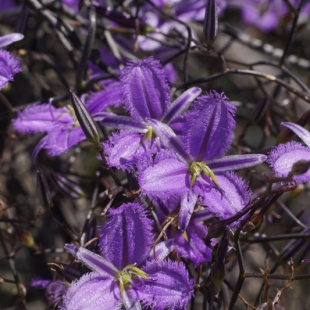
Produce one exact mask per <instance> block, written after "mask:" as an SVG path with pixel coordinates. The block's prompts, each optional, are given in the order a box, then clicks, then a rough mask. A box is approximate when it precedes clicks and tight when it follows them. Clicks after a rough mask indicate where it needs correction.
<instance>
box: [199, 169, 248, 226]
mask: <svg viewBox="0 0 310 310" xmlns="http://www.w3.org/2000/svg"><path fill="white" fill-rule="evenodd" d="M216 178H217V180H218V182H219V184H220V186H221V189H218V188H217V187H216V186H215V185H214V184H213V182H210V183H209V185H208V182H207V181H206V180H205V179H203V181H202V178H199V179H198V180H197V182H196V183H195V185H194V187H195V186H197V187H196V188H195V190H196V191H198V187H199V186H201V188H200V191H199V193H200V194H201V198H200V199H201V201H202V203H203V204H204V205H205V206H206V209H207V210H209V211H210V212H211V213H213V214H214V215H215V216H217V217H219V218H220V219H226V218H228V217H231V216H233V215H235V214H236V213H237V212H238V211H240V210H241V209H243V208H244V207H245V206H246V205H247V204H248V203H249V201H250V198H251V192H250V191H249V189H248V186H247V185H246V184H245V183H244V181H243V180H242V179H241V178H239V177H238V176H237V175H236V174H235V173H233V172H226V173H225V174H216ZM233 225H234V224H233Z"/></svg>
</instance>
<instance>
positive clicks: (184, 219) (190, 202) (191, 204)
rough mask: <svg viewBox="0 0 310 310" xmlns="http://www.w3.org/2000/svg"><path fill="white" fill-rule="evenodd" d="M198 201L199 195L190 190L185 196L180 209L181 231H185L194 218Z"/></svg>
mask: <svg viewBox="0 0 310 310" xmlns="http://www.w3.org/2000/svg"><path fill="white" fill-rule="evenodd" d="M197 200H198V195H196V194H194V193H193V191H192V190H188V191H187V192H186V193H184V194H183V196H182V200H181V208H180V229H181V230H182V231H185V230H186V228H187V225H188V223H189V221H190V219H191V217H192V214H193V211H194V208H195V205H196V203H197Z"/></svg>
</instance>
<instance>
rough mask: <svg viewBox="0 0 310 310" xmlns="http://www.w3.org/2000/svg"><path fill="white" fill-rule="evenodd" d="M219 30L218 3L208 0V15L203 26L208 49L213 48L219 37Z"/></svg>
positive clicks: (214, 0)
mask: <svg viewBox="0 0 310 310" xmlns="http://www.w3.org/2000/svg"><path fill="white" fill-rule="evenodd" d="M217 29H218V14H217V1H216V0H207V6H206V14H205V19H204V24H203V35H204V38H205V39H206V43H207V46H208V48H211V47H212V45H213V43H214V41H215V39H216V35H217Z"/></svg>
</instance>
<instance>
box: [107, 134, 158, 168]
mask: <svg viewBox="0 0 310 310" xmlns="http://www.w3.org/2000/svg"><path fill="white" fill-rule="evenodd" d="M142 138H143V136H142V135H141V134H138V133H136V132H130V131H120V132H119V133H117V134H113V135H112V136H111V137H110V139H109V140H108V141H107V142H106V143H104V144H103V145H104V151H105V154H106V155H107V156H106V159H107V163H108V165H109V166H110V167H116V168H117V169H122V170H128V171H130V170H133V169H134V167H135V165H136V164H137V163H138V162H139V161H140V160H142V159H144V158H145V157H146V156H148V155H149V154H153V153H156V152H157V151H158V148H157V147H156V145H155V143H151V145H150V142H149V141H148V140H145V141H144V142H142Z"/></svg>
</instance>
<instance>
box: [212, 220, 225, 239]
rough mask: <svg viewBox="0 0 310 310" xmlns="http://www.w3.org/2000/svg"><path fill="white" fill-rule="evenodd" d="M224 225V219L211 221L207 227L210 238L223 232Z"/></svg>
mask: <svg viewBox="0 0 310 310" xmlns="http://www.w3.org/2000/svg"><path fill="white" fill-rule="evenodd" d="M226 227H227V223H226V222H225V221H218V222H216V223H213V224H211V226H210V227H209V229H208V236H209V237H210V238H218V237H220V236H222V235H223V234H224V232H225V231H226Z"/></svg>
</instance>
